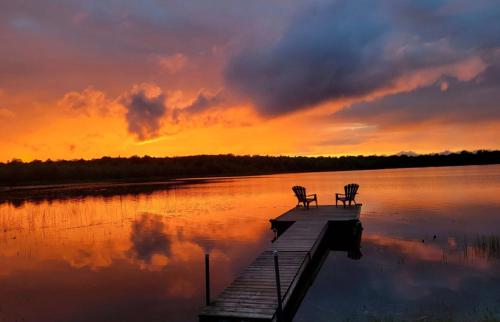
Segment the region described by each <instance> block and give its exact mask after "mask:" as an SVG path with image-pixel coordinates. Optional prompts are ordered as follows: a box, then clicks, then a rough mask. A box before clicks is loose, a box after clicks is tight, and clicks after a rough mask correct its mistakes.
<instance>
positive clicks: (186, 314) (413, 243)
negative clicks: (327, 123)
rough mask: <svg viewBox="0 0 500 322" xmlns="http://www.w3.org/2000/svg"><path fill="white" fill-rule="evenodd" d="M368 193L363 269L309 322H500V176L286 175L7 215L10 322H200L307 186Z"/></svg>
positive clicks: (326, 275)
mask: <svg viewBox="0 0 500 322" xmlns="http://www.w3.org/2000/svg"><path fill="white" fill-rule="evenodd" d="M349 182H356V183H359V184H360V190H359V193H360V195H359V197H358V198H359V201H360V202H362V203H363V208H362V212H361V221H362V224H363V227H364V230H363V235H362V241H361V253H362V254H363V256H362V258H361V259H359V260H352V259H349V258H348V257H347V253H344V252H336V251H331V252H329V254H328V255H327V257H326V259H325V261H324V264H323V266H322V267H321V269H320V271H319V273H318V275H317V277H316V279H315V281H314V282H313V284H312V286H311V287H310V289H309V291H308V293H307V294H306V296H305V298H304V300H303V302H302V305H301V307H300V308H299V310H298V312H297V314H296V316H295V321H297V322H298V321H301V322H302V321H304V322H305V321H358V320H361V321H365V320H366V321H373V320H383V321H385V320H388V321H392V320H416V319H420V320H422V321H426V320H440V321H441V320H458V321H474V320H480V319H490V320H495V319H497V320H500V244H499V243H500V165H493V166H467V167H445V168H423V169H395V170H370V171H351V172H323V173H303V174H282V175H271V176H259V177H246V178H237V179H224V180H214V181H213V182H209V183H205V184H196V185H185V186H179V187H178V188H174V189H169V190H161V191H156V192H152V193H151V192H150V193H147V194H146V193H145V194H138V195H118V196H113V197H96V196H93V197H82V198H74V199H64V200H57V199H54V200H50V201H38V202H36V203H35V202H25V203H23V204H21V205H19V204H16V205H13V204H10V203H6V202H4V203H1V204H0V229H1V230H0V321H2V322H3V321H9V322H10V321H37V322H43V321H51V322H52V321H54V322H57V321H98V322H99V321H196V320H197V313H198V311H199V310H200V309H201V307H202V306H203V303H204V275H203V274H204V267H203V254H204V253H205V252H210V254H211V260H212V261H211V269H212V284H213V285H212V286H213V288H212V293H213V294H214V295H216V294H218V292H220V291H221V290H222V289H223V288H224V287H225V286H227V285H228V284H229V283H230V282H231V281H232V280H233V279H234V278H235V277H236V276H237V274H238V273H239V272H240V271H241V270H242V269H243V268H244V267H245V266H246V265H248V264H249V263H250V262H251V261H252V260H253V258H255V257H256V256H257V254H258V253H260V252H261V251H262V249H263V248H264V247H265V246H266V245H267V244H269V243H270V241H271V239H272V237H273V233H272V232H271V230H270V225H269V221H268V219H270V218H272V217H275V216H278V215H280V214H281V213H283V212H284V211H286V210H288V209H289V208H291V207H293V206H294V205H295V202H296V201H295V198H294V196H293V194H292V192H291V190H290V188H291V187H292V186H293V185H296V184H301V185H304V186H306V187H307V188H308V191H309V192H311V193H313V192H316V193H318V195H319V202H320V204H331V203H333V198H334V193H335V192H336V191H337V192H340V191H341V190H342V187H343V185H344V184H346V183H349Z"/></svg>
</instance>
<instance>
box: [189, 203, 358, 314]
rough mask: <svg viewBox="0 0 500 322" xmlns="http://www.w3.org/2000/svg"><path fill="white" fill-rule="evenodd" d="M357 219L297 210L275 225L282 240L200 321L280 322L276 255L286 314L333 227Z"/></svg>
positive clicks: (335, 211)
mask: <svg viewBox="0 0 500 322" xmlns="http://www.w3.org/2000/svg"><path fill="white" fill-rule="evenodd" d="M359 214H360V207H359V206H358V207H352V208H342V207H338V208H336V207H335V206H331V205H328V206H319V208H314V207H311V208H310V209H309V210H306V209H304V208H301V207H300V208H299V207H297V208H293V209H291V210H289V211H288V212H286V213H284V214H283V215H281V216H279V217H277V218H275V219H272V220H271V225H272V228H273V229H276V230H278V234H279V237H278V238H277V239H276V240H275V241H274V243H272V244H271V245H270V246H269V247H267V249H265V250H264V251H263V252H262V253H261V254H260V255H259V256H258V257H257V258H256V259H255V260H254V261H253V263H252V264H250V265H249V266H248V267H247V268H246V269H245V270H244V271H243V272H242V273H241V274H240V276H239V277H238V278H236V279H235V280H234V281H233V282H232V283H231V285H229V286H228V287H227V288H226V289H225V290H224V291H223V292H222V293H221V294H220V295H219V296H218V297H217V299H215V300H214V301H212V302H211V303H210V305H208V306H206V307H205V308H204V309H203V311H202V312H201V313H200V316H199V317H200V321H202V322H203V321H276V319H277V316H276V312H277V309H278V301H277V295H276V293H277V292H276V279H275V271H274V259H273V253H274V251H278V263H279V272H280V282H281V294H282V306H283V309H284V310H286V309H287V305H288V304H289V302H290V300H291V298H292V296H293V295H294V292H295V290H296V288H297V284H298V283H299V282H300V281H301V279H302V278H303V277H304V275H305V274H304V272H305V271H306V270H307V269H309V268H310V267H309V266H311V265H310V263H311V261H312V259H313V258H314V257H315V255H317V252H318V247H319V245H320V244H321V242H322V240H323V239H324V237H325V235H326V232H327V231H328V225H329V223H330V222H332V221H352V220H358V219H359ZM280 231H281V232H282V233H281V234H280ZM283 231H284V232H283Z"/></svg>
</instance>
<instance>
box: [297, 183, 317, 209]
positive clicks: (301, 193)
mask: <svg viewBox="0 0 500 322" xmlns="http://www.w3.org/2000/svg"><path fill="white" fill-rule="evenodd" d="M292 190H293V192H295V196H296V197H297V207H298V206H300V204H301V203H302V204H303V205H304V207H305V208H306V209H309V204H310V203H311V202H313V201H314V202H315V203H316V208H318V197H317V196H316V194H312V195H307V194H306V188H304V187H302V186H294V187H293V188H292Z"/></svg>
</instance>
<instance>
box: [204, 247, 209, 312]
mask: <svg viewBox="0 0 500 322" xmlns="http://www.w3.org/2000/svg"><path fill="white" fill-rule="evenodd" d="M205 299H206V303H207V305H210V257H209V254H208V253H206V254H205Z"/></svg>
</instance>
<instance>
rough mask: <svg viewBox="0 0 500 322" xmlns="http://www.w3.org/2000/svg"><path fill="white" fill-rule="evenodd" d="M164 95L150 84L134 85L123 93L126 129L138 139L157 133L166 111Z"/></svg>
mask: <svg viewBox="0 0 500 322" xmlns="http://www.w3.org/2000/svg"><path fill="white" fill-rule="evenodd" d="M165 101H166V95H165V94H164V93H163V92H162V90H161V89H160V88H159V87H157V86H155V85H151V84H141V85H136V86H134V88H132V90H131V91H130V92H129V93H127V94H125V95H124V96H123V98H122V103H123V105H124V106H125V108H126V109H127V112H126V114H125V118H126V119H127V123H128V130H129V132H130V133H133V134H135V135H136V136H137V138H139V139H140V140H145V139H149V138H152V137H155V136H156V135H158V131H159V130H160V127H161V123H160V121H161V119H162V117H163V116H164V115H165V113H166V112H167V106H166V103H165Z"/></svg>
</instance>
